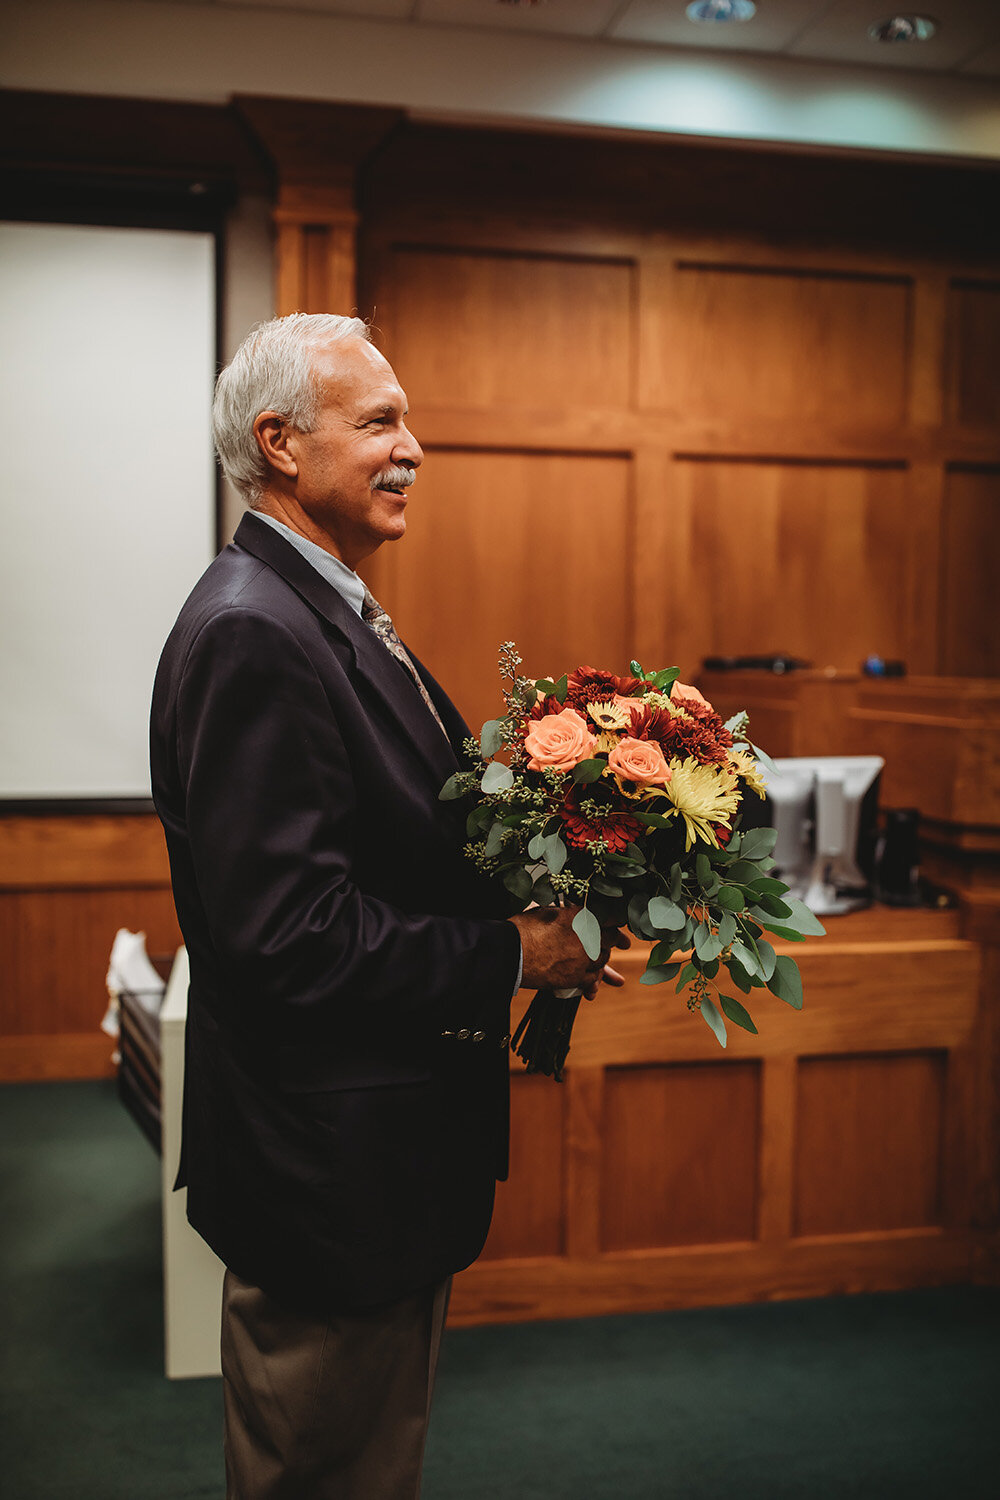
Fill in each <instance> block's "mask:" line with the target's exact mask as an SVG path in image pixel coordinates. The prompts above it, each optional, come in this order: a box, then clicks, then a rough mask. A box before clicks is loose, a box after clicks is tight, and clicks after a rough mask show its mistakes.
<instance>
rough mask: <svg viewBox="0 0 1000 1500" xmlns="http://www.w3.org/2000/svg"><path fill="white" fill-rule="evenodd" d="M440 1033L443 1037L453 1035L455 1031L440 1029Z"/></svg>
mask: <svg viewBox="0 0 1000 1500" xmlns="http://www.w3.org/2000/svg"><path fill="white" fill-rule="evenodd" d="M441 1035H442V1036H443V1037H445V1036H454V1035H455V1033H454V1032H453V1031H442V1033H441Z"/></svg>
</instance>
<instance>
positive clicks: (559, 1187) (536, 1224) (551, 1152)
mask: <svg viewBox="0 0 1000 1500" xmlns="http://www.w3.org/2000/svg"><path fill="white" fill-rule="evenodd" d="M548 1083H549V1080H548V1079H547V1078H540V1077H537V1076H535V1077H528V1076H527V1075H525V1076H524V1077H520V1078H518V1077H515V1078H512V1079H511V1131H510V1176H509V1178H508V1180H507V1182H501V1183H498V1184H497V1197H496V1208H495V1211H494V1214H493V1223H492V1225H491V1227H490V1233H489V1238H488V1239H487V1241H486V1247H485V1249H484V1250H483V1256H484V1258H485V1259H487V1260H510V1259H513V1258H515V1257H519V1256H532V1255H546V1256H552V1255H561V1254H562V1252H563V1249H564V1245H563V1235H564V1232H565V1212H564V1207H563V1195H564V1188H565V1183H564V1171H565V1167H564V1155H565V1153H564V1149H563V1134H564V1127H563V1109H564V1104H565V1097H566V1096H565V1094H564V1092H563V1090H562V1089H553V1088H550V1087H548V1086H547V1085H548Z"/></svg>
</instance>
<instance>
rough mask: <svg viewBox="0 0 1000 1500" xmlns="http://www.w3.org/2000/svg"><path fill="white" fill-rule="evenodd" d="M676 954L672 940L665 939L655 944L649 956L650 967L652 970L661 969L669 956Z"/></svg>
mask: <svg viewBox="0 0 1000 1500" xmlns="http://www.w3.org/2000/svg"><path fill="white" fill-rule="evenodd" d="M676 952H677V947H676V944H675V943H674V941H673V939H672V938H667V939H666V941H664V942H662V943H657V944H656V946H655V947H654V948H653V951H652V952H651V953H650V955H649V964H650V967H651V968H654V969H658V968H661V967H662V966H663V964H665V963H667V961H668V960H669V959H670V957H671V955H672V954H674V953H676Z"/></svg>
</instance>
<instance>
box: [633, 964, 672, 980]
mask: <svg viewBox="0 0 1000 1500" xmlns="http://www.w3.org/2000/svg"><path fill="white" fill-rule="evenodd" d="M679 968H680V964H650V965H649V967H648V968H647V969H644V970H643V972H642V973H641V974H640V975H639V983H640V984H663V983H664V981H665V980H667V979H673V978H674V977H675V975H676V974H677V971H678V970H679Z"/></svg>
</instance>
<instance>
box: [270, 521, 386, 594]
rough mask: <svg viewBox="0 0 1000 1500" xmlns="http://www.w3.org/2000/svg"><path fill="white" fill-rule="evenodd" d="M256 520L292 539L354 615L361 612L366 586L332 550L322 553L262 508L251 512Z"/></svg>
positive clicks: (299, 550)
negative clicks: (265, 512) (266, 513)
mask: <svg viewBox="0 0 1000 1500" xmlns="http://www.w3.org/2000/svg"><path fill="white" fill-rule="evenodd" d="M253 514H254V515H255V516H256V517H257V519H258V521H263V522H265V524H266V525H268V526H273V528H274V530H275V531H277V532H278V534H279V535H280V536H283V537H284V538H285V540H286V541H289V542H291V544H292V546H293V547H294V548H295V550H296V552H300V553H301V554H302V556H303V557H304V558H305V560H306V562H307V563H311V564H312V566H313V567H314V568H315V569H316V572H317V573H319V574H320V576H321V577H323V578H325V579H326V581H327V583H329V584H332V585H333V587H334V588H335V589H336V590H337V593H338V594H340V595H341V597H342V598H343V599H345V600H346V601H347V603H348V604H349V605H350V606H351V608H352V609H353V611H354V613H355V614H356V615H359V616H360V614H361V606H362V604H363V603H364V598H365V585H364V583H363V582H362V580H361V579H360V578H359V577H358V575H357V573H355V572H354V570H353V569H352V568H349V567H348V566H347V564H346V563H344V562H341V560H340V558H339V557H334V556H333V553H332V552H324V550H323V548H322V547H318V546H317V545H316V543H315V542H311V541H310V540H309V538H308V537H305V536H300V535H299V533H298V532H297V531H293V530H292V528H291V527H290V526H286V525H285V523H284V521H276V520H275V519H274V517H273V516H268V515H265V514H264V512H263V511H262V510H255V511H254V513H253Z"/></svg>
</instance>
